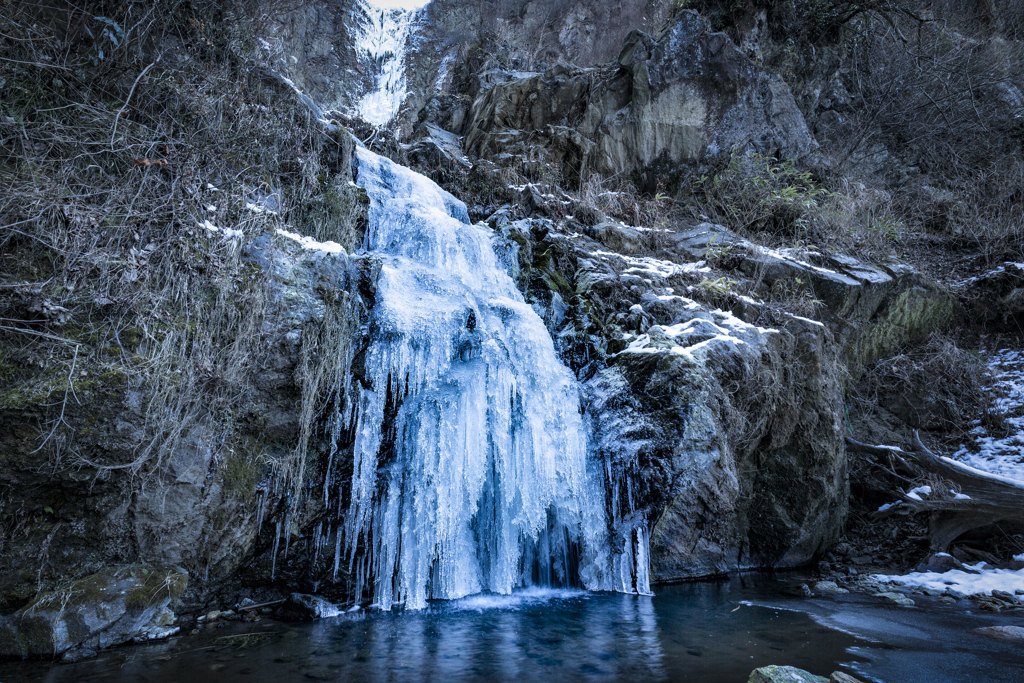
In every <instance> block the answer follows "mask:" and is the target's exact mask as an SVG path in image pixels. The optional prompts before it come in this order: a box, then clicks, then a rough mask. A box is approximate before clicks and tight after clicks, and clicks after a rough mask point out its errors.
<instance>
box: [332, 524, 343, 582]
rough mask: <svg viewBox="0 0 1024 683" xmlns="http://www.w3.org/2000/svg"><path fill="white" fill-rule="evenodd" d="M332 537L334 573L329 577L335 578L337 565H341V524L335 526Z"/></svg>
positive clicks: (336, 576)
mask: <svg viewBox="0 0 1024 683" xmlns="http://www.w3.org/2000/svg"><path fill="white" fill-rule="evenodd" d="M334 537H335V538H334V573H333V574H332V575H331V577H332V578H334V579H337V578H338V567H339V566H340V565H341V526H335V529H334Z"/></svg>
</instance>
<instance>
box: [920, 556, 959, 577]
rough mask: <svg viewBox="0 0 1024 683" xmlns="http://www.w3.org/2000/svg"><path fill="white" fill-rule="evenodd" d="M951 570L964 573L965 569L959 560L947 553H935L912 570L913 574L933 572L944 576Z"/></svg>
mask: <svg viewBox="0 0 1024 683" xmlns="http://www.w3.org/2000/svg"><path fill="white" fill-rule="evenodd" d="M951 569H959V570H960V571H964V570H965V569H966V568H965V567H964V565H963V563H962V562H960V560H958V559H956V558H955V557H953V556H952V555H950V554H949V553H935V554H934V555H930V556H929V557H928V558H927V559H925V560H924V561H923V562H921V564H919V565H917V567H916V568H915V569H914V571H915V572H935V573H936V574H945V573H946V572H948V571H950V570H951Z"/></svg>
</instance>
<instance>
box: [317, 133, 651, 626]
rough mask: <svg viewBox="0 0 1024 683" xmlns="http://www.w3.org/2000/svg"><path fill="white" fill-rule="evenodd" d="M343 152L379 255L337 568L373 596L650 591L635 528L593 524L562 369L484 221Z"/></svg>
mask: <svg viewBox="0 0 1024 683" xmlns="http://www.w3.org/2000/svg"><path fill="white" fill-rule="evenodd" d="M356 154H357V159H358V175H357V182H358V184H360V185H362V186H363V187H365V188H366V190H367V193H368V195H369V197H370V200H371V203H370V209H369V226H368V229H367V234H366V243H365V245H364V249H365V251H366V252H369V253H372V254H374V255H375V258H379V259H381V262H382V267H381V270H380V275H379V278H378V280H377V288H376V294H375V297H374V304H373V309H372V311H371V323H370V328H369V334H370V339H371V342H370V345H369V348H368V350H367V352H366V358H365V363H364V366H365V373H364V382H365V385H364V386H363V387H362V388H361V389H360V390H359V391H358V394H359V395H358V396H357V397H356V399H355V400H356V402H357V404H358V405H355V406H352V407H351V408H350V410H351V413H352V414H354V415H355V418H354V433H355V436H354V447H353V448H354V470H353V475H352V482H351V495H350V496H349V499H350V501H349V502H348V505H347V510H339V512H342V513H343V517H344V520H345V521H344V524H345V527H344V534H343V535H344V545H343V544H342V540H341V539H342V534H339V535H338V537H337V538H338V540H337V547H336V550H335V553H336V554H335V567H336V569H337V568H338V566H339V564H340V565H344V564H345V563H346V562H347V564H348V568H349V570H350V571H351V572H352V573H353V574H354V576H356V577H357V578H356V581H357V593H358V592H361V591H362V588H363V586H366V587H367V588H369V589H371V590H372V592H373V595H374V600H375V604H376V605H377V606H379V607H380V608H382V609H389V608H390V607H391V606H392V605H395V604H399V603H404V604H405V605H406V606H407V607H411V608H420V607H424V606H425V604H426V601H427V600H428V599H431V598H443V599H455V598H462V597H464V596H467V595H471V594H474V593H479V592H481V591H491V592H493V593H498V594H509V593H510V592H511V591H512V590H513V589H514V588H517V587H522V586H554V587H579V586H582V587H585V588H590V589H603V590H621V591H626V592H649V571H648V552H647V545H648V539H647V533H646V530H645V528H644V527H643V526H642V525H637V524H634V525H633V526H630V527H628V528H618V529H616V528H615V524H614V522H615V520H612V521H611V522H609V520H608V517H607V513H606V503H605V491H606V490H607V489H606V487H605V484H604V480H603V477H604V467H603V465H602V464H600V463H595V462H591V461H589V460H588V454H587V443H586V433H585V430H584V423H583V419H582V417H581V414H580V406H579V396H578V388H577V385H576V381H575V378H574V377H573V375H572V374H571V373H570V372H569V370H568V369H567V368H565V367H564V366H563V365H562V364H561V363H560V361H559V360H558V358H557V356H556V354H555V349H554V346H553V343H552V340H551V337H550V336H549V334H548V332H547V330H546V329H545V327H544V324H543V322H542V321H541V319H540V317H538V315H537V314H536V313H535V312H534V310H533V309H532V308H531V307H530V305H529V304H527V303H526V302H525V301H524V299H523V297H522V295H521V294H520V292H519V290H518V289H517V288H516V286H515V284H514V282H513V281H512V279H511V278H510V277H509V276H508V275H507V273H506V271H505V270H504V268H503V267H502V266H501V264H500V263H499V261H498V259H497V257H496V255H495V252H494V249H493V247H492V240H493V239H494V236H493V233H492V232H491V231H490V230H488V229H486V227H481V226H475V225H470V224H469V219H468V216H467V213H466V207H465V205H464V204H463V203H462V202H460V201H458V200H457V199H455V198H454V197H453V196H452V195H450V194H448V193H447V192H445V191H444V190H442V189H441V188H440V187H438V186H437V185H435V184H434V183H433V182H431V181H430V180H428V179H427V178H425V177H424V176H422V175H419V174H418V173H414V172H413V171H411V170H409V169H407V168H404V167H402V166H399V165H397V164H395V163H393V162H391V161H390V160H388V159H385V158H383V157H380V156H377V155H375V154H373V153H371V152H369V151H368V150H366V149H365V148H363V147H359V148H358V149H357V151H356ZM344 413H345V411H344V410H342V411H339V413H338V416H337V418H336V420H337V423H338V425H339V426H338V428H337V429H336V430H335V435H337V433H338V432H339V431H340V425H341V424H342V423H343V422H345V419H346V418H345V417H343V415H344ZM338 505H339V507H340V505H341V503H340V502H339V503H338ZM620 526H621V525H620Z"/></svg>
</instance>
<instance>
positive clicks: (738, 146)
mask: <svg viewBox="0 0 1024 683" xmlns="http://www.w3.org/2000/svg"><path fill="white" fill-rule="evenodd" d="M465 145H466V149H467V151H469V152H470V153H471V154H474V155H476V156H480V157H483V158H491V159H495V158H502V157H503V158H508V157H507V156H506V155H514V156H516V155H517V156H519V157H521V158H522V159H530V158H536V149H537V148H538V147H542V148H544V149H545V150H547V151H548V152H549V154H550V159H549V160H550V161H555V162H557V163H559V164H560V165H561V169H562V173H563V174H564V175H565V176H566V178H567V179H568V180H569V182H570V183H572V182H573V181H574V180H576V181H578V180H579V179H580V178H586V177H587V176H588V174H590V173H593V172H597V173H602V174H607V175H613V174H623V173H624V174H636V173H639V174H641V175H642V176H643V177H645V178H646V179H647V181H648V182H647V183H645V185H651V186H652V187H653V186H654V185H656V183H657V181H656V180H654V177H655V176H659V175H664V176H665V178H664V179H661V180H662V182H664V180H665V179H669V178H670V176H672V174H673V173H676V172H678V166H679V164H680V163H685V162H697V161H706V160H708V159H709V158H715V157H720V156H724V157H725V158H728V155H729V154H731V153H732V152H734V151H740V152H746V151H757V152H760V153H762V154H768V155H779V156H780V157H782V158H794V159H796V158H805V157H807V156H808V155H810V154H812V153H813V152H814V151H815V149H816V148H817V143H816V142H815V141H814V139H813V137H812V136H811V134H810V133H809V131H808V130H807V126H806V124H805V123H804V119H803V116H802V114H801V113H800V110H799V109H798V108H797V106H796V103H795V102H794V101H793V98H792V96H791V94H790V92H789V88H788V87H787V86H786V85H785V84H784V83H783V82H782V81H781V80H780V79H778V78H777V77H774V76H770V75H769V74H767V73H766V72H764V71H762V70H760V69H759V68H758V67H756V66H755V65H754V64H753V63H752V62H751V61H750V59H749V58H748V57H747V56H746V55H745V54H744V53H743V52H742V51H740V49H739V48H738V47H736V45H735V44H734V43H733V42H732V41H731V40H730V39H729V38H728V36H726V35H725V34H724V33H711V32H710V30H709V27H708V24H707V22H706V21H705V20H704V19H703V18H701V16H700V15H699V14H697V13H696V12H693V11H682V12H680V13H679V15H678V16H677V17H676V19H675V20H674V21H673V23H672V24H671V26H669V27H668V28H667V29H666V30H665V31H664V32H662V33H661V34H660V35H659V36H658V37H657V38H654V37H652V36H649V35H647V34H645V33H642V32H639V31H634V32H633V33H631V34H630V35H629V36H628V37H627V38H626V40H625V42H624V44H623V47H622V51H621V52H620V54H619V57H618V60H617V62H615V63H612V64H608V65H606V66H603V67H600V68H598V67H594V68H587V69H580V68H577V67H572V66H568V65H564V64H561V65H558V66H555V67H553V68H551V69H549V70H547V71H545V72H544V73H541V74H537V75H531V76H529V77H527V78H518V79H514V80H510V81H508V82H506V83H499V84H497V85H494V86H493V87H492V88H490V89H489V90H487V91H486V92H484V93H483V94H482V95H481V96H480V97H479V98H478V99H477V100H476V102H474V104H473V108H472V110H471V112H470V117H469V121H468V123H467V126H466V141H465ZM531 152H532V153H533V156H531Z"/></svg>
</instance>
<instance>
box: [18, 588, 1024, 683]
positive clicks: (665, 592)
mask: <svg viewBox="0 0 1024 683" xmlns="http://www.w3.org/2000/svg"><path fill="white" fill-rule="evenodd" d="M795 585H798V582H797V583H794V582H793V580H792V579H790V578H788V577H787V578H785V579H777V578H773V577H771V576H767V575H761V574H749V575H742V576H738V577H734V578H732V579H730V580H725V581H714V582H698V583H687V584H678V585H671V586H658V587H655V595H653V596H646V595H630V594H622V593H610V592H600V593H594V592H585V591H578V590H562V589H549V588H531V589H526V590H524V591H520V592H517V593H514V594H513V595H511V596H501V595H493V594H480V595H475V596H470V597H467V598H463V599H461V600H452V601H431V602H430V603H429V604H428V606H427V608H426V609H423V610H395V611H392V612H382V611H377V610H373V611H369V612H361V613H357V614H355V615H343V616H340V617H335V618H331V619H323V620H321V621H318V622H314V623H309V624H287V623H282V622H278V621H275V620H272V619H263V620H262V621H260V622H257V623H244V622H222V623H223V625H222V626H218V625H210V626H207V627H205V628H204V629H203V630H202V632H201V633H199V634H198V635H194V636H183V637H176V638H172V639H170V640H168V641H165V642H163V643H156V644H149V645H139V646H131V647H122V648H117V649H114V650H110V651H106V652H103V653H101V654H100V656H99V657H98V658H96V659H92V660H87V661H83V662H79V663H77V664H54V663H43V662H26V663H4V664H0V681H2V682H3V683H20V682H22V681H46V682H48V683H58V682H60V683H63V682H71V681H133V682H140V681H145V682H152V683H163V682H170V681H188V682H189V683H200V682H201V681H216V682H217V683H232V682H234V681H247V682H249V683H256V682H260V683H262V682H270V681H274V682H275V683H276V682H283V681H310V680H323V681H352V682H358V681H403V682H404V681H424V682H427V681H439V682H443V683H454V682H455V681H460V682H461V681H486V682H487V683H498V682H500V681H527V680H544V681H627V680H629V681H701V682H703V683H743V682H744V681H746V680H747V677H748V676H749V674H750V672H751V670H753V669H754V668H756V667H759V666H765V665H768V664H785V665H790V666H796V667H798V668H801V669H805V670H808V671H811V672H812V673H815V674H818V675H825V676H828V675H829V674H830V673H831V672H833V671H837V670H841V671H846V672H848V673H852V674H854V675H856V676H858V677H859V678H862V679H863V680H870V681H880V682H885V683H916V682H919V681H920V682H922V683H924V682H925V681H927V682H929V683H934V682H935V681H972V683H989V682H997V681H998V682H1004V681H1005V682H1010V681H1014V682H1019V681H1020V680H1021V670H1022V664H1024V657H1022V655H1021V654H1020V651H1019V646H1015V645H1013V644H1011V643H1008V642H1005V641H999V640H992V639H988V638H983V637H981V636H977V635H974V634H972V633H971V630H972V629H974V628H977V627H979V626H988V625H996V624H1006V623H1011V621H1012V617H1007V616H1006V615H998V614H987V613H978V614H972V613H969V612H965V611H964V609H963V606H960V607H954V606H945V605H940V604H938V603H936V604H934V605H932V604H926V603H923V602H922V601H923V600H924V598H920V599H919V596H914V597H915V599H918V600H919V603H921V604H923V605H924V606H923V608H909V609H908V608H901V607H895V606H889V605H885V604H880V602H879V601H878V600H877V599H873V598H870V597H867V596H863V595H856V594H851V595H847V596H838V597H831V596H830V597H816V598H811V599H807V598H801V597H797V596H796V595H793V593H794V592H795V591H793V587H794V586H795Z"/></svg>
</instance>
